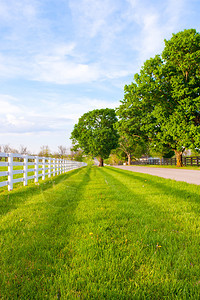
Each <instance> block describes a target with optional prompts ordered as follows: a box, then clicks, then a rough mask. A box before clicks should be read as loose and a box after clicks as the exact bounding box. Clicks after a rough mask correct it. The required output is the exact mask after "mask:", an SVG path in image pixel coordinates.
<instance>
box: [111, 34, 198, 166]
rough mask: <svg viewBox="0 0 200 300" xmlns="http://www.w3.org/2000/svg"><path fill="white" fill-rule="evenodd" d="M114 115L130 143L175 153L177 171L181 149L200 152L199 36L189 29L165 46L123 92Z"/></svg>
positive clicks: (147, 62)
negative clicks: (136, 139) (143, 143)
mask: <svg viewBox="0 0 200 300" xmlns="http://www.w3.org/2000/svg"><path fill="white" fill-rule="evenodd" d="M117 114H118V115H119V118H120V123H121V125H120V126H121V127H123V130H124V131H125V132H126V133H127V134H128V135H129V137H130V138H133V136H135V137H137V136H138V137H140V138H142V139H144V140H146V141H149V142H150V143H151V144H152V145H153V147H154V148H156V147H157V148H158V149H160V151H164V152H166V151H169V150H173V151H175V153H176V158H177V165H178V166H181V165H182V154H183V152H184V150H185V149H186V148H190V149H192V148H195V147H196V148H199V147H200V127H199V125H200V34H199V33H198V32H196V30H195V29H189V30H184V31H182V32H179V33H177V34H173V35H172V38H171V39H170V40H169V41H167V40H165V48H164V50H163V52H162V55H156V56H155V57H154V58H151V59H149V60H147V61H146V62H145V63H144V65H143V67H142V68H141V70H140V73H138V74H136V75H135V76H134V82H133V83H131V84H130V85H126V86H125V94H124V99H123V101H121V105H120V107H119V108H118V110H117Z"/></svg>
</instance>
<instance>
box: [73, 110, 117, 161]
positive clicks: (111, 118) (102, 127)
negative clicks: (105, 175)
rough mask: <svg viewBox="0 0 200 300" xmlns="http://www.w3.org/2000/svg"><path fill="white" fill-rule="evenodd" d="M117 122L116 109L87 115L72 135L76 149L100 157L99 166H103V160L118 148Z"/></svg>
mask: <svg viewBox="0 0 200 300" xmlns="http://www.w3.org/2000/svg"><path fill="white" fill-rule="evenodd" d="M116 122H117V117H116V114H115V110H114V109H109V108H106V109H95V110H93V111H89V112H87V113H85V114H84V115H83V116H82V117H81V118H80V119H79V121H78V124H75V126H74V130H73V131H72V133H71V139H72V143H73V145H74V149H78V148H81V149H82V150H83V151H84V153H85V154H90V155H92V156H95V157H98V158H99V165H100V166H103V159H105V158H108V157H109V155H110V152H111V150H112V149H115V148H116V147H117V146H118V138H119V136H118V133H117V130H116V129H115V128H114V124H115V123H116Z"/></svg>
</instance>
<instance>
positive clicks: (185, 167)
mask: <svg viewBox="0 0 200 300" xmlns="http://www.w3.org/2000/svg"><path fill="white" fill-rule="evenodd" d="M131 166H133V167H135V166H136V167H149V168H166V169H178V170H182V169H186V170H198V171H199V170H200V166H184V167H181V168H180V167H177V166H174V165H173V166H171V165H168V166H167V165H131Z"/></svg>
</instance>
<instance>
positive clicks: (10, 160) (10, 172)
mask: <svg viewBox="0 0 200 300" xmlns="http://www.w3.org/2000/svg"><path fill="white" fill-rule="evenodd" d="M12 189H13V153H9V156H8V191H12Z"/></svg>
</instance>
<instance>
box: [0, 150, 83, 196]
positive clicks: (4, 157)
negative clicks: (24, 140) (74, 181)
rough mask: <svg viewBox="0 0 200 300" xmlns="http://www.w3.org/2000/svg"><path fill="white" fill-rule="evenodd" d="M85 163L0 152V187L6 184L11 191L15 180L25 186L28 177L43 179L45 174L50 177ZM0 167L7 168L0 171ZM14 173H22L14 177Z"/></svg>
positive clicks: (36, 180)
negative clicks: (4, 177)
mask: <svg viewBox="0 0 200 300" xmlns="http://www.w3.org/2000/svg"><path fill="white" fill-rule="evenodd" d="M86 165H87V164H86V163H83V162H77V161H71V160H66V159H57V158H51V157H39V156H29V155H21V154H17V153H0V187H2V186H6V185H7V186H8V191H11V190H12V189H13V184H14V183H16V182H23V184H24V186H26V185H27V184H28V180H30V179H34V181H35V182H38V179H39V178H40V177H42V179H43V180H44V179H45V177H46V176H48V177H49V178H50V177H51V176H52V175H53V176H55V175H59V174H62V173H66V172H68V171H70V170H73V169H77V168H81V167H83V166H86ZM1 167H4V168H1ZM1 169H7V170H6V171H5V170H4V171H2V170H1ZM33 172H34V175H33ZM16 174H22V176H23V177H20V178H14V177H16V176H15V175H16ZM3 176H6V178H7V180H4V179H3V178H1V177H3ZM2 179H3V180H4V181H2Z"/></svg>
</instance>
